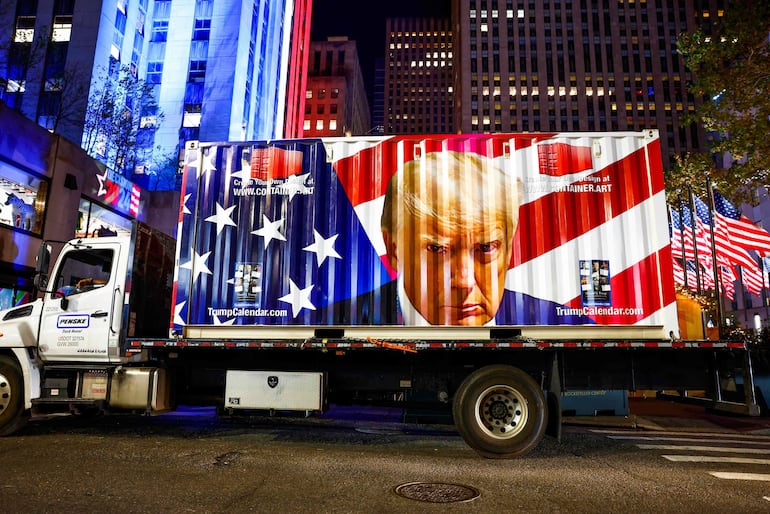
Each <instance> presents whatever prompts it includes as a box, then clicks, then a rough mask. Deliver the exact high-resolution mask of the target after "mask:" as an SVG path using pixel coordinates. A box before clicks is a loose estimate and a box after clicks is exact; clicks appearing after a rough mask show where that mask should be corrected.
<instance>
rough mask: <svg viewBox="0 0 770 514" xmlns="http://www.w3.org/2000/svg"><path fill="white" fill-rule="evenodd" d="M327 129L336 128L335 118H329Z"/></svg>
mask: <svg viewBox="0 0 770 514" xmlns="http://www.w3.org/2000/svg"><path fill="white" fill-rule="evenodd" d="M329 130H337V120H329Z"/></svg>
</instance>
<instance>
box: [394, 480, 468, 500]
mask: <svg viewBox="0 0 770 514" xmlns="http://www.w3.org/2000/svg"><path fill="white" fill-rule="evenodd" d="M395 491H396V494H397V495H399V496H403V497H404V498H409V499H410V500H417V501H421V502H429V503H456V502H467V501H471V500H473V499H476V498H478V497H479V494H480V493H479V491H478V490H477V489H474V488H473V487H469V486H467V485H460V484H441V483H435V482H410V483H408V484H401V485H400V486H398V487H396V489H395Z"/></svg>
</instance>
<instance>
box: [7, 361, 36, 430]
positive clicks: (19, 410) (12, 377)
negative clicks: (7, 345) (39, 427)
mask: <svg viewBox="0 0 770 514" xmlns="http://www.w3.org/2000/svg"><path fill="white" fill-rule="evenodd" d="M27 419H29V412H28V411H25V410H24V377H23V376H22V374H21V368H20V367H19V365H18V364H17V363H16V361H15V360H13V359H12V358H10V357H7V356H5V355H0V436H6V435H10V434H12V433H14V432H16V431H17V430H19V429H21V428H22V427H23V426H24V425H25V424H26V423H27Z"/></svg>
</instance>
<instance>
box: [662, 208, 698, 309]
mask: <svg viewBox="0 0 770 514" xmlns="http://www.w3.org/2000/svg"><path fill="white" fill-rule="evenodd" d="M677 199H678V200H679V242H680V244H681V246H682V264H683V265H684V266H683V268H682V269H684V287H686V288H687V289H690V281H689V278H688V276H687V257H685V254H684V225H683V224H682V220H683V219H684V213H683V212H682V197H681V196H680V195H677ZM670 215H671V214H670V213H669V216H670ZM695 259H696V262H697V259H698V254H697V253H696V254H695ZM697 276H698V268H697V267H696V268H695V277H696V280H695V281H696V282H700V281H699V280H698V279H697ZM695 286H696V288H697V289H698V294H700V284H699V283H698V284H695Z"/></svg>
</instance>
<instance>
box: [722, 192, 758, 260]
mask: <svg viewBox="0 0 770 514" xmlns="http://www.w3.org/2000/svg"><path fill="white" fill-rule="evenodd" d="M714 215H715V218H716V220H717V222H718V223H721V224H724V226H725V227H726V230H727V234H728V238H729V239H730V242H731V243H732V244H734V245H737V246H740V247H741V248H745V249H746V250H756V251H757V252H759V253H760V254H761V255H766V254H770V233H769V232H767V230H765V229H763V228H761V227H758V226H757V225H756V224H754V223H752V222H751V220H749V218H747V217H746V216H744V215H742V214H741V211H739V210H738V209H737V208H736V207H735V206H734V205H733V204H731V203H730V202H728V201H727V199H726V198H725V197H724V196H722V195H721V194H719V192H717V191H716V190H714Z"/></svg>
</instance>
